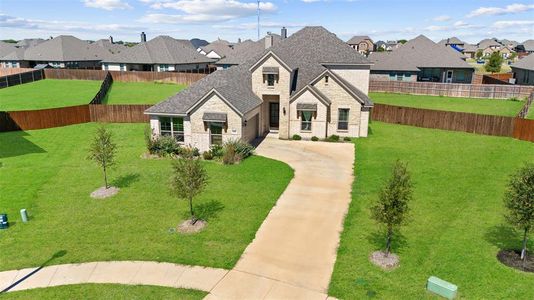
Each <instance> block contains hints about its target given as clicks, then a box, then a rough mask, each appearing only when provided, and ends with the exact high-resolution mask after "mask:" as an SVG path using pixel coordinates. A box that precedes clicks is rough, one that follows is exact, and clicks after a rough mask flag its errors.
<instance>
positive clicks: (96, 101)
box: [89, 72, 113, 104]
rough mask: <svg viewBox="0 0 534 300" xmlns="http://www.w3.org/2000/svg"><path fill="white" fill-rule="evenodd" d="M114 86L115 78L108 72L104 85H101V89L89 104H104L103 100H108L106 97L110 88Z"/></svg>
mask: <svg viewBox="0 0 534 300" xmlns="http://www.w3.org/2000/svg"><path fill="white" fill-rule="evenodd" d="M112 84H113V76H111V74H110V73H109V72H108V73H107V74H106V77H105V78H104V80H103V81H102V84H101V85H100V89H99V90H98V92H97V93H96V95H95V96H94V97H93V100H91V102H89V104H102V100H103V99H104V98H106V95H107V94H108V91H109V88H110V87H111V85H112Z"/></svg>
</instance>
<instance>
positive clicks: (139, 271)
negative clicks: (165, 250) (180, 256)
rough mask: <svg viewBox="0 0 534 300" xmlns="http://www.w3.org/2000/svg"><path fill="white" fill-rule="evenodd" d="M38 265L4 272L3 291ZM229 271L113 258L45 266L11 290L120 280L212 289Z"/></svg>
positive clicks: (0, 282)
mask: <svg viewBox="0 0 534 300" xmlns="http://www.w3.org/2000/svg"><path fill="white" fill-rule="evenodd" d="M35 270H36V268H28V269H22V270H15V271H6V272H0V291H2V290H4V289H6V288H7V287H9V286H11V285H12V284H13V283H15V282H17V281H19V280H21V279H22V278H24V277H25V276H27V275H28V274H30V273H32V272H33V271H35ZM227 273H228V270H223V269H213V268H204V267H195V266H185V265H178V264H171V263H158V262H150V261H112V262H90V263H81V264H65V265H56V266H49V267H44V268H42V269H41V270H39V271H37V272H36V273H34V274H33V275H31V276H29V277H28V278H26V279H25V280H23V281H21V282H20V283H19V284H17V285H16V286H14V287H13V288H12V289H10V290H9V291H10V292H12V291H20V290H27V289H34V288H44V287H51V286H59V285H68V284H82V283H116V284H131V285H138V284H142V285H158V286H166V287H174V288H188V289H195V290H201V291H206V292H209V291H211V290H212V289H213V287H214V286H215V285H216V284H217V283H218V282H219V281H220V280H221V279H222V278H223V277H224V276H225V275H226V274H227Z"/></svg>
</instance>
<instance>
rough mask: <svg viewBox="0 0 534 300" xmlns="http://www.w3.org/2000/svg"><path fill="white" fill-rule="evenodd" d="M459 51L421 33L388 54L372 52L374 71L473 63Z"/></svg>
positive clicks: (410, 69) (462, 66)
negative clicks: (462, 57) (465, 59)
mask: <svg viewBox="0 0 534 300" xmlns="http://www.w3.org/2000/svg"><path fill="white" fill-rule="evenodd" d="M460 56H461V54H460V53H459V52H458V51H455V50H453V49H451V48H450V47H445V46H443V45H438V44H436V43H434V42H433V41H431V40H430V39H428V38H427V37H425V36H424V35H420V36H418V37H416V38H415V39H412V40H410V41H408V42H407V43H406V44H404V45H403V46H402V47H400V48H398V49H396V50H395V51H393V52H391V53H389V54H387V55H382V54H378V53H376V54H374V53H373V54H372V56H371V59H372V60H374V61H375V64H374V65H373V66H371V70H374V71H419V70H420V69H419V68H466V69H473V67H472V66H471V65H469V64H468V63H467V62H465V61H464V60H462V59H461V58H460Z"/></svg>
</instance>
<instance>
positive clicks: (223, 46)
mask: <svg viewBox="0 0 534 300" xmlns="http://www.w3.org/2000/svg"><path fill="white" fill-rule="evenodd" d="M232 46H233V45H232V44H231V43H229V42H228V41H225V40H221V39H218V40H216V41H214V42H212V43H210V44H208V45H206V46H204V47H200V49H202V51H204V52H206V54H208V53H210V52H211V51H213V52H215V53H217V54H218V55H219V56H220V57H225V56H227V55H229V54H230V53H232V51H233V50H234V49H233V48H232Z"/></svg>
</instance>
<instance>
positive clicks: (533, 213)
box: [504, 163, 534, 262]
mask: <svg viewBox="0 0 534 300" xmlns="http://www.w3.org/2000/svg"><path fill="white" fill-rule="evenodd" d="M504 205H505V206H506V209H507V214H506V220H507V221H508V222H509V223H510V224H511V225H512V226H514V227H516V228H517V229H519V230H522V231H523V247H522V249H521V259H522V260H523V262H526V260H527V238H528V234H529V232H530V230H531V229H532V228H533V227H534V164H532V163H527V164H525V166H523V167H522V168H521V169H519V171H517V172H516V173H515V174H514V175H512V177H511V179H510V182H509V183H508V187H507V189H506V192H505V195H504Z"/></svg>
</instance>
